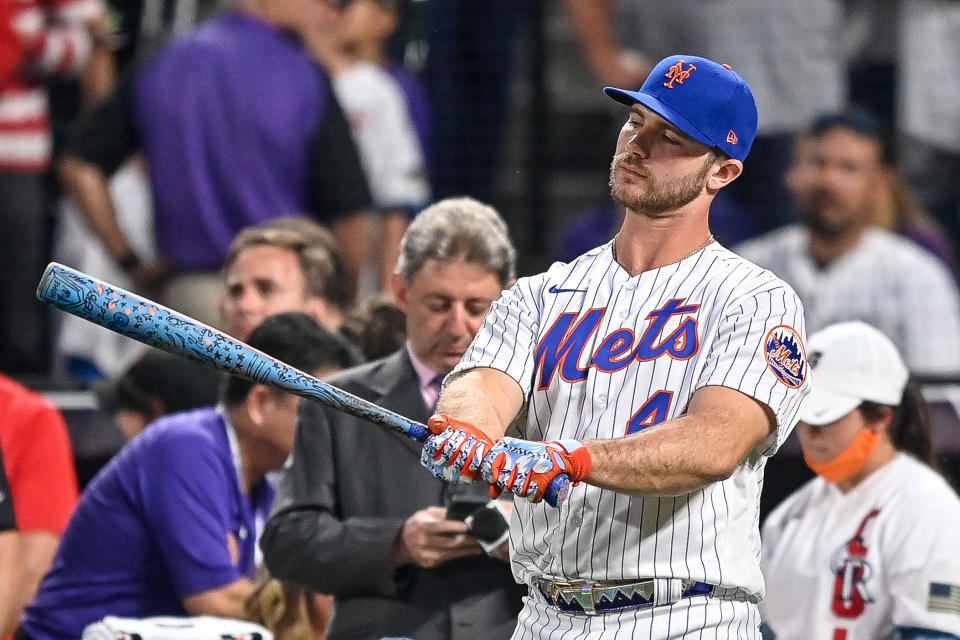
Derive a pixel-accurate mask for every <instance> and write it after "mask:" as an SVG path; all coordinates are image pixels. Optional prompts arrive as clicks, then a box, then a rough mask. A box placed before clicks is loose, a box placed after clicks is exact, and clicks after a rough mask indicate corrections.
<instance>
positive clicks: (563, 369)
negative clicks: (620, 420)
mask: <svg viewBox="0 0 960 640" xmlns="http://www.w3.org/2000/svg"><path fill="white" fill-rule="evenodd" d="M685 300H686V299H685V298H675V299H673V300H668V301H667V302H666V304H664V305H663V306H662V307H660V308H659V309H655V310H653V311H651V312H650V313H649V314H648V315H647V318H646V319H647V320H651V321H652V322H650V324H648V325H647V328H646V329H645V330H644V332H643V335H641V336H640V339H639V340H637V339H636V334H634V332H633V330H632V329H627V328H621V329H616V330H615V331H613V332H611V333H610V334H609V335H608V336H607V337H605V338H604V339H603V340H601V341H600V344H599V346H598V347H597V348H596V349H595V350H594V352H593V354H592V356H591V357H590V360H589V361H588V362H587V364H586V366H585V367H581V366H580V362H581V360H582V358H583V350H584V348H585V347H586V345H587V343H588V342H589V341H590V337H591V336H592V335H593V334H594V332H595V331H596V330H597V327H598V326H599V325H600V320H601V318H603V315H604V314H605V313H606V311H607V310H606V308H605V307H601V308H596V309H590V310H589V311H587V312H586V313H585V314H583V316H582V317H580V318H579V320H578V319H577V318H578V317H579V314H577V313H572V312H571V313H561V314H560V315H559V316H558V317H557V320H556V322H554V323H553V326H552V327H550V329H549V330H548V331H547V333H546V334H545V335H544V336H543V339H542V340H540V344H539V345H538V346H537V357H536V362H537V368H538V369H539V371H540V377H539V388H540V390H544V389H548V388H549V387H550V382H551V381H552V380H553V374H554V373H555V372H556V371H557V369H558V368H559V369H560V377H561V378H563V380H564V381H566V382H581V381H583V380H585V379H586V378H587V371H588V370H589V369H590V367H596V368H597V369H598V370H599V371H603V372H605V373H613V372H614V371H619V370H621V369H623V368H625V367H627V366H629V365H630V363H632V362H634V361H637V362H646V361H649V360H656V359H657V358H660V357H661V356H668V357H670V358H673V359H675V360H687V359H689V358H691V357H692V356H693V355H694V354H695V353H696V352H697V349H698V347H699V342H698V339H697V319H696V317H694V315H693V314H695V313H696V312H697V310H698V309H699V308H700V305H696V304H689V305H685V304H684V302H685ZM675 317H678V318H680V325H679V326H678V327H677V328H676V329H674V330H673V331H671V332H670V334H669V335H667V336H666V337H663V338H661V335H660V334H662V333H663V331H664V328H665V327H666V326H667V323H668V322H670V320H671V319H673V318H675Z"/></svg>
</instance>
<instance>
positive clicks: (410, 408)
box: [370, 348, 429, 458]
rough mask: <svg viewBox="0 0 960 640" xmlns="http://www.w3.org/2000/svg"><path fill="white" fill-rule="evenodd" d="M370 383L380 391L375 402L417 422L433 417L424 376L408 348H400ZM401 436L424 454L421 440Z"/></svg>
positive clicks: (374, 388)
mask: <svg viewBox="0 0 960 640" xmlns="http://www.w3.org/2000/svg"><path fill="white" fill-rule="evenodd" d="M370 386H371V390H372V391H374V392H375V394H376V399H375V400H374V402H376V404H378V405H380V406H381V407H383V408H385V409H389V410H390V411H393V412H394V413H399V414H400V415H402V416H404V417H406V418H410V419H411V420H416V421H417V422H426V420H427V418H428V417H429V416H428V415H427V407H426V405H425V404H424V402H423V395H422V394H421V393H420V380H419V378H417V372H416V370H414V368H413V363H411V362H410V356H409V354H408V353H407V350H406V348H403V349H400V350H399V351H397V352H396V353H394V354H393V355H392V356H389V357H388V358H387V359H386V360H385V361H384V363H383V367H382V368H381V369H380V371H378V372H377V376H376V378H375V379H374V380H372V381H371V385H370ZM397 437H398V438H399V439H400V440H401V441H403V443H404V445H405V446H406V447H407V448H408V449H409V450H410V451H412V452H414V453H416V455H417V457H418V458H419V457H420V449H421V448H422V447H423V445H422V444H421V443H419V442H417V441H415V440H411V439H410V438H406V437H404V436H401V435H399V434H397Z"/></svg>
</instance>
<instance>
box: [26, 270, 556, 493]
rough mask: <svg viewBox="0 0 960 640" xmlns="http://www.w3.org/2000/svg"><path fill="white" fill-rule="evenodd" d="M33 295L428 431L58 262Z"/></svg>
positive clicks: (154, 341)
mask: <svg viewBox="0 0 960 640" xmlns="http://www.w3.org/2000/svg"><path fill="white" fill-rule="evenodd" d="M37 298H38V299H39V300H41V301H43V302H49V303H50V304H52V305H54V306H55V307H57V308H59V309H62V310H63V311H66V312H68V313H72V314H73V315H75V316H78V317H80V318H83V319H84V320H88V321H90V322H92V323H94V324H98V325H100V326H101V327H106V328H107V329H110V330H111V331H115V332H117V333H119V334H121V335H124V336H127V337H128V338H132V339H134V340H136V341H138V342H142V343H144V344H148V345H150V346H152V347H156V348H158V349H163V350H164V351H167V352H169V353H173V354H176V355H181V356H185V357H187V358H189V359H191V360H193V361H194V362H199V363H200V364H203V365H206V366H209V367H213V368H214V369H218V370H220V371H225V372H226V373H229V374H231V375H235V376H240V377H241V378H246V379H247V380H252V381H253V382H257V383H259V384H265V385H270V386H272V387H276V388H278V389H283V390H284V391H289V392H290V393H294V394H296V395H298V396H301V397H304V398H310V399H312V400H317V401H318V402H320V403H321V404H324V405H326V406H328V407H332V408H334V409H337V410H339V411H343V412H345V413H348V414H350V415H352V416H356V417H358V418H363V419H364V420H368V421H370V422H373V423H375V424H378V425H380V426H382V427H386V428H387V429H390V430H392V431H396V432H397V433H400V434H402V435H405V436H407V437H408V438H413V439H414V440H417V441H419V442H424V441H425V440H426V439H427V438H428V437H429V436H430V435H431V431H430V429H429V428H428V427H427V426H426V425H424V424H421V423H419V422H416V421H414V420H410V419H408V418H404V417H403V416H401V415H399V414H397V413H394V412H392V411H390V410H388V409H384V408H383V407H380V406H378V405H375V404H373V403H372V402H369V401H367V400H364V399H363V398H358V397H357V396H355V395H353V394H351V393H347V392H346V391H344V390H342V389H338V388H337V387H334V386H332V385H329V384H326V383H325V382H321V381H320V380H318V379H317V378H315V377H313V376H311V375H309V374H306V373H304V372H303V371H300V370H299V369H295V368H294V367H291V366H290V365H288V364H286V363H284V362H282V361H280V360H277V359H276V358H273V357H271V356H268V355H267V354H265V353H263V352H262V351H260V350H258V349H254V348H253V347H251V346H249V345H247V344H246V343H244V342H242V341H240V340H237V339H236V338H233V337H231V336H228V335H227V334H225V333H223V332H221V331H217V330H216V329H214V328H213V327H210V326H208V325H205V324H203V323H202V322H199V321H197V320H194V319H193V318H190V317H189V316H186V315H184V314H182V313H179V312H177V311H174V310H173V309H170V308H168V307H164V306H163V305H160V304H157V303H156V302H153V301H151V300H148V299H146V298H141V297H140V296H137V295H135V294H133V293H131V292H129V291H126V290H124V289H121V288H119V287H116V286H114V285H112V284H109V283H106V282H101V281H99V280H97V279H96V278H93V277H92V276H89V275H87V274H85V273H82V272H80V271H77V270H76V269H71V268H70V267H67V266H64V265H62V264H58V263H56V262H51V263H50V264H49V265H47V268H46V270H45V271H44V272H43V277H42V278H41V279H40V284H39V285H38V286H37ZM568 484H569V479H568V478H567V477H566V476H558V477H557V478H556V479H555V480H554V481H553V483H552V484H551V485H550V487H549V488H548V489H547V492H546V494H545V496H544V499H545V500H546V501H547V503H548V504H550V505H552V506H554V507H555V506H558V505H559V504H561V503H562V502H563V500H564V499H565V498H566V495H567V490H568Z"/></svg>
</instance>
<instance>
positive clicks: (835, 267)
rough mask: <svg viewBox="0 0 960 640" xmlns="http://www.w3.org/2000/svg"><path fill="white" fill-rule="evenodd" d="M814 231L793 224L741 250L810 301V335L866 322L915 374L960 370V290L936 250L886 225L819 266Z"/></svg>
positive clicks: (805, 302)
mask: <svg viewBox="0 0 960 640" xmlns="http://www.w3.org/2000/svg"><path fill="white" fill-rule="evenodd" d="M809 238H810V236H809V233H808V232H807V230H806V229H805V228H803V227H802V226H799V225H791V226H789V227H785V228H783V229H779V230H777V231H773V232H771V233H769V234H767V235H765V236H762V237H760V238H757V239H755V240H751V241H748V242H745V243H743V244H741V245H738V246H737V247H734V251H735V252H737V253H738V254H740V255H742V256H743V257H745V258H746V259H747V260H750V261H752V262H755V263H756V264H758V265H760V266H761V267H764V268H766V269H770V270H771V271H773V272H774V273H775V274H777V275H778V276H780V277H781V278H783V279H784V280H786V281H787V282H788V283H789V284H790V286H792V287H793V288H794V290H795V291H796V292H797V295H799V296H800V300H802V301H803V306H804V313H805V315H806V319H807V330H808V331H809V332H810V333H814V332H816V331H819V330H820V329H822V328H824V327H826V326H828V325H831V324H834V323H837V322H846V321H849V320H862V321H864V322H866V323H867V324H870V325H873V326H874V327H876V328H877V329H879V330H880V331H882V332H883V333H884V334H885V335H887V336H890V339H891V340H893V342H894V344H896V345H897V348H898V349H899V350H900V353H902V354H903V358H904V360H905V361H906V363H907V367H909V369H910V370H911V371H913V372H914V373H920V374H940V375H957V374H960V294H958V292H957V286H956V283H955V282H954V279H953V276H952V275H951V274H950V272H949V271H948V270H947V269H946V268H945V267H944V266H943V265H942V264H941V263H940V262H939V261H938V260H937V259H936V258H935V257H934V256H933V255H932V254H930V253H928V252H927V251H925V250H924V249H923V248H921V247H920V246H918V245H916V244H914V243H912V242H910V241H909V240H907V239H905V238H902V237H900V236H897V235H895V234H893V233H890V232H889V231H885V230H883V229H879V228H876V229H868V230H867V231H866V233H864V236H863V240H861V242H860V244H859V245H857V246H856V247H855V248H854V249H852V250H851V251H850V252H849V253H847V254H846V255H844V256H842V257H840V258H838V259H837V260H835V261H833V262H832V263H830V264H829V265H827V266H826V267H825V268H822V269H821V268H819V267H818V266H817V264H816V263H815V262H814V260H813V258H812V257H811V256H810V252H809V251H808V249H807V247H808V245H809Z"/></svg>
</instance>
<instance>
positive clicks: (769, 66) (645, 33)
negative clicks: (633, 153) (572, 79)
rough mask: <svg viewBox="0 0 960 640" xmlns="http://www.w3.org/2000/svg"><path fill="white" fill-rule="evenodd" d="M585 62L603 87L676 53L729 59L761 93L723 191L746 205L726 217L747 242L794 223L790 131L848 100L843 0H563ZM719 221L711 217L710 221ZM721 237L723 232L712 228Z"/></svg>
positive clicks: (630, 79)
mask: <svg viewBox="0 0 960 640" xmlns="http://www.w3.org/2000/svg"><path fill="white" fill-rule="evenodd" d="M566 5H567V9H568V11H569V13H570V16H571V18H572V20H573V24H574V27H575V28H576V31H577V34H578V36H579V40H580V44H581V46H582V48H583V50H584V53H585V56H586V59H587V62H588V63H589V64H590V67H591V68H592V69H593V71H594V74H595V75H596V76H597V78H599V79H600V81H601V82H603V83H604V84H609V85H612V86H616V87H634V88H637V87H639V86H640V85H641V84H642V83H643V80H644V79H645V78H646V76H647V74H648V73H649V72H650V69H651V68H652V66H653V63H652V62H651V61H656V60H659V59H661V58H663V57H665V56H667V55H672V54H674V53H676V52H677V51H681V52H685V53H689V54H696V55H700V56H704V57H707V58H711V59H713V60H718V61H720V62H724V63H727V64H730V65H731V66H732V67H733V68H734V69H735V70H736V71H737V72H739V73H740V75H742V76H743V77H744V78H745V79H746V80H747V82H749V83H750V86H751V87H752V88H753V92H754V94H755V95H756V96H757V100H758V104H757V107H758V109H759V112H760V120H759V131H758V134H757V138H756V140H754V143H753V146H752V147H751V150H750V162H749V171H745V172H744V173H743V175H742V176H741V177H740V179H738V180H737V181H736V182H734V183H733V184H732V185H731V188H730V189H728V190H727V191H729V194H730V195H732V196H733V197H734V198H735V199H737V200H738V201H739V203H740V205H741V206H742V207H745V211H743V212H742V218H740V219H736V220H731V221H730V224H732V225H735V226H736V227H737V228H740V229H742V230H741V231H739V233H738V235H737V236H733V234H726V236H725V237H726V239H725V240H724V241H725V242H732V241H734V240H743V239H746V238H748V237H751V236H755V235H758V234H759V233H762V232H764V231H768V230H770V229H774V228H776V227H778V226H780V225H782V224H785V223H787V222H790V221H791V220H792V217H793V212H792V211H791V209H790V206H789V204H790V201H789V198H788V194H787V193H786V191H785V189H784V187H783V174H784V172H785V171H786V168H787V165H788V164H789V158H790V142H791V138H792V136H793V134H795V133H797V132H799V131H802V130H803V128H804V127H805V126H806V125H807V123H808V122H809V121H810V120H811V119H812V118H813V117H814V116H815V115H816V114H817V113H820V112H822V111H828V110H831V111H832V110H836V109H838V108H840V106H841V104H842V103H843V101H844V95H845V94H844V80H845V77H844V72H845V66H844V56H843V47H842V45H841V43H842V35H843V33H844V20H843V3H842V2H840V1H839V0H812V1H810V2H802V3H792V2H769V1H767V0H726V1H724V2H702V1H700V0H679V1H677V0H674V1H672V2H660V1H658V0H626V1H624V2H617V3H615V2H614V1H613V0H566ZM715 222H716V221H715ZM714 226H715V227H716V228H715V229H714V231H715V232H716V233H717V235H718V237H720V236H724V234H725V231H724V229H722V228H721V227H720V226H719V224H715V225H714Z"/></svg>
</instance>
